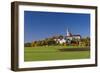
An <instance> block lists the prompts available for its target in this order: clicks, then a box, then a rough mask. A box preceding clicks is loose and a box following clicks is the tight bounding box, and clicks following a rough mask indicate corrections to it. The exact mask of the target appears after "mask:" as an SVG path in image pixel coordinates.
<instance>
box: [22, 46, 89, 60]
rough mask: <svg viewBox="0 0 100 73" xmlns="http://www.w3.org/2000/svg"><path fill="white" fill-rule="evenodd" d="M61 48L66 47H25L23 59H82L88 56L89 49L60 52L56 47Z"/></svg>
mask: <svg viewBox="0 0 100 73" xmlns="http://www.w3.org/2000/svg"><path fill="white" fill-rule="evenodd" d="M61 48H66V46H49V47H48V46H47V47H45V46H44V47H25V51H24V52H25V56H24V57H25V61H40V60H63V59H84V58H89V57H90V52H89V51H70V52H69V51H68V52H67V51H66V52H60V51H59V50H58V49H61ZM67 48H72V47H67ZM74 48H75V47H74Z"/></svg>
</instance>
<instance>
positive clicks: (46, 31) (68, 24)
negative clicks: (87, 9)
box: [24, 11, 90, 42]
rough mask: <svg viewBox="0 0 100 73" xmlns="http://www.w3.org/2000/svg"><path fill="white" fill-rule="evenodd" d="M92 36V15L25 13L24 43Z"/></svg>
mask: <svg viewBox="0 0 100 73" xmlns="http://www.w3.org/2000/svg"><path fill="white" fill-rule="evenodd" d="M67 28H68V29H69V31H70V32H71V33H72V34H80V35H81V36H82V37H87V36H90V14H79V13H60V12H57V13H56V12H37V11H24V42H32V41H36V40H41V39H44V38H48V37H51V36H54V35H64V36H65V35H66V31H67Z"/></svg>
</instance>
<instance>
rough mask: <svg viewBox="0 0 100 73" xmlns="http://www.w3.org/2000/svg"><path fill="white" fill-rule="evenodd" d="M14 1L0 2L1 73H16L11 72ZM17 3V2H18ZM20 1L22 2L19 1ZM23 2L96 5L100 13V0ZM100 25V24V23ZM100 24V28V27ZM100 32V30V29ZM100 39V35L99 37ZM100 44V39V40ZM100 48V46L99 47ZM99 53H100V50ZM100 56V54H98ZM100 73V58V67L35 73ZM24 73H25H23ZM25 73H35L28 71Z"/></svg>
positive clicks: (40, 0)
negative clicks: (11, 9) (12, 5)
mask: <svg viewBox="0 0 100 73" xmlns="http://www.w3.org/2000/svg"><path fill="white" fill-rule="evenodd" d="M11 1H14V0H0V73H14V72H13V71H11V70H10V59H11V57H10V54H11V46H10V45H11V44H10V43H11V38H10V37H11V36H10V34H11V32H10V31H11V30H10V29H11V22H10V21H11V12H10V8H11V6H10V3H11ZM16 1H17V0H16ZM19 1H20V0H19ZM21 1H34V2H36V1H37V2H47V3H62V4H78V5H80V4H81V5H94V6H96V5H97V6H98V7H99V10H98V11H99V12H98V13H100V4H99V3H100V0H21ZM99 18H100V14H98V19H99ZM99 23H100V22H99ZM99 23H98V27H100V25H99ZM98 31H100V28H99V29H98ZM98 37H100V34H99V35H98ZM98 41H99V42H98V43H100V38H99V39H98ZM99 48H100V46H99ZM99 48H98V51H99V52H100V49H99ZM98 55H99V56H100V53H98ZM51 72H52V73H66V72H67V73H99V72H100V58H99V66H98V67H88V68H73V69H59V70H58V69H56V70H40V71H34V73H51ZM22 73H24V72H22ZM25 73H33V71H26V72H25Z"/></svg>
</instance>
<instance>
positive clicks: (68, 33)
mask: <svg viewBox="0 0 100 73" xmlns="http://www.w3.org/2000/svg"><path fill="white" fill-rule="evenodd" d="M67 36H70V32H69V30H68V28H67Z"/></svg>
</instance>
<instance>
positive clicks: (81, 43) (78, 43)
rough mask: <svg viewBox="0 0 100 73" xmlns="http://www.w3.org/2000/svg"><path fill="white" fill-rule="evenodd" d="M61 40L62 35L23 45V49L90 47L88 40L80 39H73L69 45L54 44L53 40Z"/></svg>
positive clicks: (87, 38)
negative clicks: (38, 47) (59, 46)
mask: <svg viewBox="0 0 100 73" xmlns="http://www.w3.org/2000/svg"><path fill="white" fill-rule="evenodd" d="M55 38H56V39H62V38H64V37H63V36H62V35H59V36H53V37H50V38H46V39H44V40H39V41H33V42H29V43H25V44H24V46H25V47H35V46H56V45H65V46H68V45H71V46H90V38H89V37H86V38H81V39H80V40H77V39H73V40H72V41H71V43H70V44H68V42H66V43H62V44H60V43H59V42H56V41H55V40H54V39H55Z"/></svg>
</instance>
